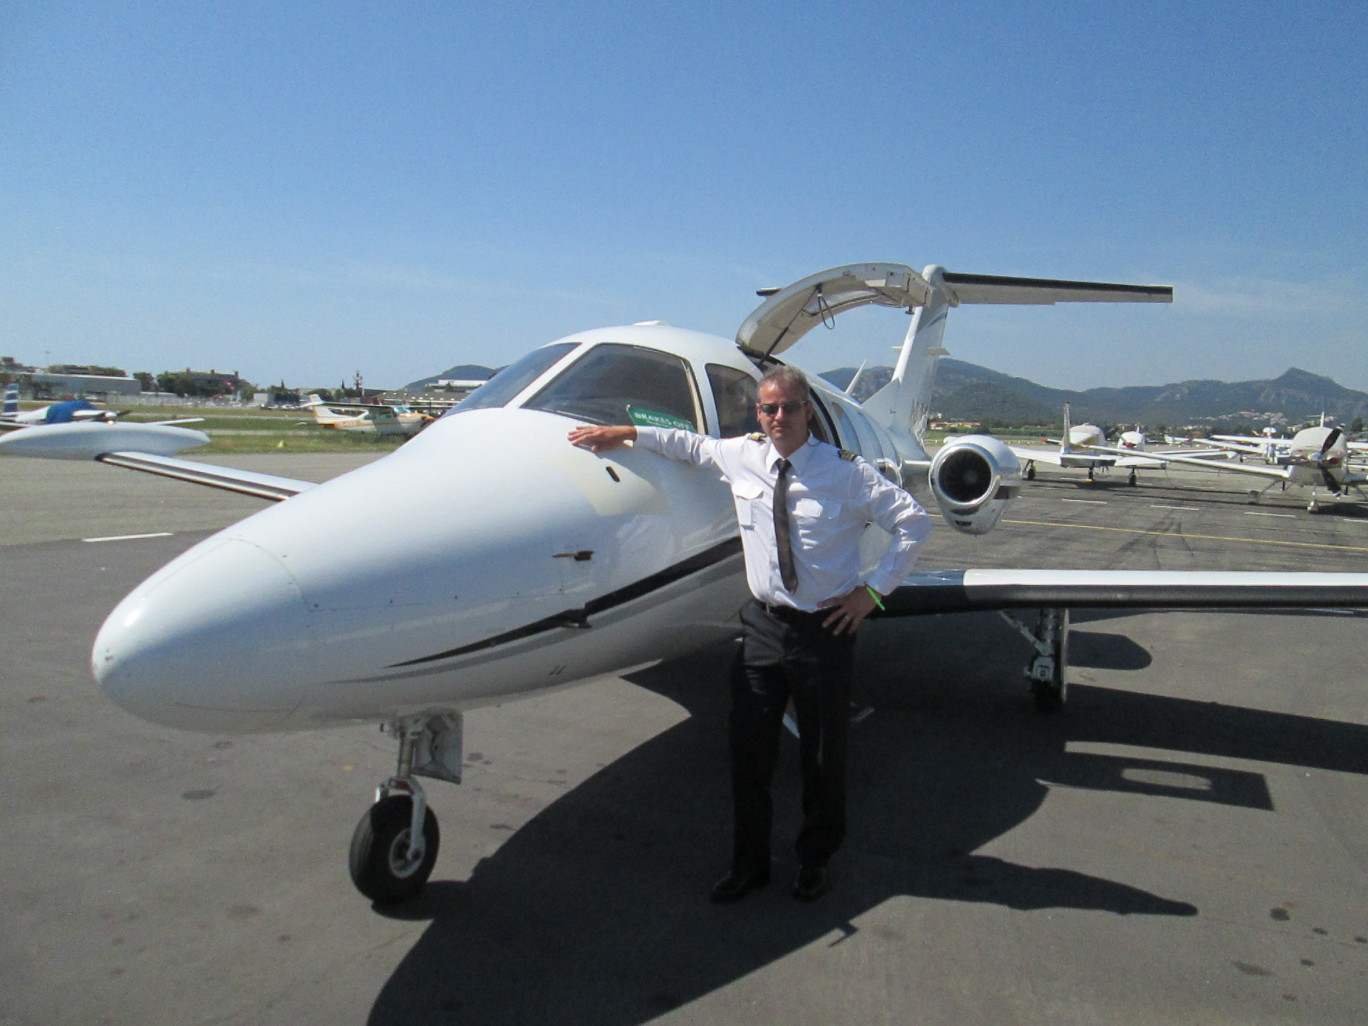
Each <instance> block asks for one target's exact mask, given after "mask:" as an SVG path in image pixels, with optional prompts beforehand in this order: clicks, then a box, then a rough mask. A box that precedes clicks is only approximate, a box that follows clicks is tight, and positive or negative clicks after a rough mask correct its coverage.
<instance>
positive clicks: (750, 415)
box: [707, 363, 760, 438]
mask: <svg viewBox="0 0 1368 1026" xmlns="http://www.w3.org/2000/svg"><path fill="white" fill-rule="evenodd" d="M707 369H708V386H709V387H710V388H711V389H712V394H713V402H714V403H715V404H716V406H717V433H718V434H719V435H720V436H721V437H723V438H734V437H736V436H737V435H748V434H750V433H751V432H753V431H759V430H760V421H758V420H757V419H756V417H755V402H756V391H755V389H756V381H755V379H754V378H753V377H751V376H750V375H749V374H747V373H746V372H745V371H740V370H737V369H736V368H735V367H727V366H724V365H722V364H719V363H710V364H708V368H707Z"/></svg>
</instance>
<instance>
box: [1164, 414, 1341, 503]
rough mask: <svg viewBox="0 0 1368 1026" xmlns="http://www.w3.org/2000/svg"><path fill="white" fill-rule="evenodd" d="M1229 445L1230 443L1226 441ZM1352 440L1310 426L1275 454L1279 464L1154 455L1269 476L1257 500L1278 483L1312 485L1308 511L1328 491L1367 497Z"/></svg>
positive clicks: (1334, 494)
mask: <svg viewBox="0 0 1368 1026" xmlns="http://www.w3.org/2000/svg"><path fill="white" fill-rule="evenodd" d="M1226 444H1227V445H1229V444H1230V443H1226ZM1349 453H1350V449H1349V441H1348V438H1347V437H1346V436H1345V434H1344V432H1343V431H1341V430H1340V429H1339V428H1332V427H1309V428H1303V429H1302V430H1300V431H1298V432H1297V433H1296V434H1295V435H1294V436H1292V438H1291V440H1290V441H1288V442H1287V444H1286V446H1285V448H1284V450H1283V451H1282V452H1280V453H1275V454H1274V460H1275V462H1276V463H1277V464H1278V465H1276V466H1259V465H1256V464H1250V463H1231V462H1213V461H1211V460H1207V459H1203V458H1201V457H1197V456H1191V455H1179V454H1175V453H1154V454H1153V458H1154V459H1157V460H1162V461H1163V462H1165V463H1186V464H1192V465H1196V466H1204V467H1208V468H1210V469H1212V470H1219V471H1223V472H1228V473H1231V474H1247V475H1251V476H1255V477H1263V478H1266V479H1268V484H1267V485H1265V486H1264V487H1263V488H1262V489H1260V490H1258V491H1253V492H1251V493H1250V495H1251V496H1252V497H1253V499H1254V501H1255V502H1257V501H1258V500H1259V499H1260V498H1261V497H1262V496H1263V494H1264V492H1267V491H1268V490H1269V489H1270V488H1272V487H1273V486H1274V485H1276V484H1278V483H1280V482H1281V483H1282V484H1283V485H1297V486H1299V487H1303V488H1310V489H1311V498H1310V500H1309V501H1308V502H1307V505H1306V508H1307V511H1308V512H1311V513H1315V512H1316V511H1317V510H1318V509H1319V508H1320V493H1321V492H1322V491H1325V492H1328V493H1329V494H1330V495H1331V496H1332V497H1333V498H1335V499H1347V498H1350V495H1349V492H1350V490H1351V489H1352V490H1354V491H1356V492H1358V493H1359V495H1360V496H1361V497H1363V498H1365V499H1368V493H1366V492H1364V490H1363V486H1364V485H1365V484H1368V474H1364V473H1361V472H1357V471H1355V470H1353V469H1351V468H1350V466H1349Z"/></svg>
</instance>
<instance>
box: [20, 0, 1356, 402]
mask: <svg viewBox="0 0 1368 1026" xmlns="http://www.w3.org/2000/svg"><path fill="white" fill-rule="evenodd" d="M1365 52H1368V5H1365V4H1362V3H1359V2H1356V0H1355V2H1348V0H1346V2H1340V3H1329V2H1315V0H1310V2H1302V3H1299V4H1296V5H1290V4H1286V3H1263V2H1248V3H1239V2H1233V0H1232V2H1226V3H1200V2H1198V3H1193V2H1192V0H1186V2H1183V3H1169V2H1166V0H1159V2H1151V3H1147V4H1144V5H1133V4H1130V5H1123V4H1113V3H1101V2H1084V0H1075V2H1048V0H1046V2H1035V3H977V4H975V3H966V4H944V3H939V4H930V3H922V2H919V0H904V2H903V3H900V4H889V3H865V2H861V0H845V2H839V3H838V2H831V3H827V2H813V3H793V4H780V3H765V2H761V3H746V2H743V0H729V2H726V3H717V2H712V0H694V2H690V3H677V4H676V3H652V2H649V0H637V2H634V3H619V2H617V0H601V2H599V3H597V4H593V5H582V4H568V3H565V4H553V3H540V2H536V0H528V2H525V3H522V4H509V3H485V2H482V0H458V2H425V0H413V2H395V0H389V2H383V3H379V2H377V3H357V2H346V0H329V2H322V0H317V2H315V0H303V2H290V0H272V2H269V3H267V2H258V0H238V2H234V3H204V2H193V0H174V2H164V3H151V2H141V0H121V2H97V0H84V2H81V0H75V2H68V0H10V2H9V3H7V4H6V5H5V14H4V16H3V17H2V18H0V354H3V355H11V356H14V357H16V358H17V359H19V360H21V361H24V362H29V363H40V364H41V363H47V362H49V361H51V362H67V363H105V364H116V365H119V366H123V367H125V368H126V369H127V370H129V371H138V370H150V371H153V372H157V371H161V370H166V369H176V368H180V367H187V366H188V367H192V368H194V369H197V370H201V369H208V368H209V367H211V366H212V367H214V368H216V369H219V370H237V371H238V372H239V373H241V374H242V375H243V376H245V377H247V378H248V379H250V380H253V381H256V382H258V383H262V384H266V383H271V382H276V381H280V380H284V381H286V382H287V383H289V384H292V385H299V386H306V387H307V386H312V385H330V384H333V383H336V382H339V381H341V380H343V379H346V380H350V379H351V376H352V375H353V374H354V373H355V372H357V371H360V372H361V373H362V375H363V376H364V378H365V381H366V383H367V384H368V385H371V386H376V387H393V386H397V385H400V384H403V383H404V382H407V381H410V380H412V379H415V378H418V377H422V376H425V375H428V374H432V373H436V372H438V371H441V370H444V369H445V368H447V367H448V366H451V365H453V364H458V363H483V364H487V365H500V364H503V363H506V362H508V361H509V360H511V359H513V358H514V357H516V356H517V355H520V354H521V353H522V352H524V351H526V350H527V349H529V348H532V347H533V346H536V345H539V344H541V343H543V342H546V341H549V340H551V339H553V338H556V337H558V336H561V335H565V334H568V333H570V332H572V331H576V330H579V329H582V328H589V327H596V326H601V325H605V324H618V323H627V322H631V321H636V320H644V319H651V318H660V319H663V320H666V321H669V322H670V323H673V324H678V325H680V326H684V327H691V328H697V329H701V330H705V331H711V332H715V333H717V334H721V335H724V336H728V337H730V336H732V335H733V334H734V332H735V330H736V328H737V326H738V325H739V324H740V323H741V321H742V319H743V318H744V317H745V315H746V314H747V313H748V312H749V311H750V310H751V309H752V308H753V307H754V306H755V304H756V303H757V302H758V299H757V298H756V296H755V294H754V290H755V289H756V288H759V287H763V286H767V285H783V284H787V283H789V282H791V281H794V280H796V279H798V278H801V277H804V276H806V275H808V274H811V273H813V272H815V271H818V270H821V269H823V268H826V267H832V266H836V265H839V264H844V263H854V262H864V261H892V262H898V263H906V264H909V265H911V266H912V267H914V268H918V269H920V268H922V267H923V266H925V265H927V264H931V263H937V264H941V265H944V266H945V267H947V268H949V269H951V270H955V271H965V272H976V273H985V274H1007V275H1027V276H1039V277H1060V278H1071V279H1084V280H1100V281H1124V282H1137V283H1145V284H1151V283H1164V284H1172V285H1173V286H1174V287H1175V302H1174V304H1173V305H1172V306H1155V305H1149V304H1143V305H1136V306H1111V305H1107V306H1102V305H1086V306H1082V305H1078V306H1057V307H968V308H964V309H961V310H959V311H956V312H955V313H954V314H953V315H952V316H951V319H950V322H949V326H948V329H947V332H946V346H947V348H948V349H949V350H950V352H951V354H952V355H954V356H955V357H958V358H960V359H964V360H968V361H970V362H973V363H979V364H983V365H985V366H988V367H992V368H994V369H996V370H999V371H1003V372H1006V373H1009V374H1018V375H1022V376H1025V377H1029V378H1032V379H1034V380H1036V381H1039V382H1041V383H1043V384H1047V385H1052V386H1056V387H1065V388H1088V387H1094V386H1104V385H1105V386H1119V385H1127V384H1159V383H1164V382H1168V381H1175V380H1183V379H1187V378H1204V377H1206V378H1221V379H1225V380H1244V379H1248V378H1260V377H1272V376H1276V375H1278V374H1280V373H1281V372H1283V371H1284V370H1286V369H1287V368H1288V367H1289V366H1299V367H1302V368H1304V369H1306V370H1310V371H1313V372H1315V373H1319V374H1325V375H1328V376H1331V377H1334V378H1335V379H1336V380H1338V381H1340V382H1341V383H1342V384H1346V385H1349V386H1351V387H1355V388H1360V389H1365V390H1368V358H1366V357H1365V355H1364V353H1363V343H1364V340H1365V328H1366V327H1368V323H1366V322H1368V315H1366V314H1365V309H1368V307H1366V305H1365V302H1364V299H1365V285H1364V281H1365V277H1366V276H1365V272H1366V271H1368V243H1366V242H1365V239H1368V224H1366V223H1365V220H1366V219H1365V208H1366V207H1368V182H1365V172H1366V169H1368V159H1365V155H1368V138H1365V136H1368V130H1366V129H1368V118H1365V114H1364V111H1365V110H1368V59H1366V58H1365ZM904 324H905V317H904V315H902V314H899V313H898V312H896V311H877V312H871V313H868V314H864V313H861V314H857V315H854V316H853V317H852V319H851V321H850V322H849V323H845V324H840V325H838V327H837V330H836V331H834V332H830V333H827V332H821V331H818V332H814V333H813V334H812V335H810V336H809V337H808V338H806V339H804V340H803V342H802V343H800V345H799V346H798V347H797V348H795V349H794V350H792V351H791V353H790V356H791V358H792V359H793V360H794V362H797V363H799V364H800V365H802V366H805V367H807V368H809V369H813V370H826V369H829V368H834V367H839V366H853V365H855V364H858V363H859V362H860V361H861V360H862V359H865V358H869V359H870V361H871V362H873V363H879V362H890V357H891V347H892V346H893V345H895V344H896V343H897V342H898V341H899V340H900V339H901V335H902V331H903V329H904Z"/></svg>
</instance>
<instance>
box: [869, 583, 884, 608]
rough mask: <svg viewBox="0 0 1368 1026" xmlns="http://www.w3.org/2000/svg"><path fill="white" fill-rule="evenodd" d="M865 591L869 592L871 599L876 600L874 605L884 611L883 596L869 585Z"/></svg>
mask: <svg viewBox="0 0 1368 1026" xmlns="http://www.w3.org/2000/svg"><path fill="white" fill-rule="evenodd" d="M865 591H867V592H869V597H870V598H872V599H873V600H874V604H875V605H876V606H878V607H879V608H880V609H883V607H884V604H883V596H882V595H880V594H879V593H878V592H877V591H875V590H874V589H873V588H871V587H870V586H869V585H867V584H866V585H865Z"/></svg>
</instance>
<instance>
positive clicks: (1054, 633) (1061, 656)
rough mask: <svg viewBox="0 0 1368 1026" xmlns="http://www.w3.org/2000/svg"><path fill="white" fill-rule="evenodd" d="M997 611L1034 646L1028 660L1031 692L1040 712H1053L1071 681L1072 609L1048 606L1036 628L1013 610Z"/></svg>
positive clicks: (1060, 702)
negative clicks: (1070, 628) (1070, 612)
mask: <svg viewBox="0 0 1368 1026" xmlns="http://www.w3.org/2000/svg"><path fill="white" fill-rule="evenodd" d="M998 615H999V616H1001V617H1002V618H1003V619H1004V620H1006V621H1007V622H1008V623H1009V624H1011V625H1012V626H1013V627H1015V628H1016V630H1017V631H1018V633H1020V634H1021V636H1022V637H1024V638H1025V639H1026V640H1027V641H1029V642H1030V643H1031V648H1033V649H1034V650H1035V652H1034V654H1033V655H1032V656H1031V658H1030V661H1028V662H1027V663H1026V667H1025V671H1024V672H1025V674H1026V679H1027V680H1029V681H1030V682H1031V696H1032V697H1033V698H1034V699H1035V707H1036V708H1037V709H1038V710H1040V711H1041V712H1054V711H1056V710H1057V709H1060V708H1062V707H1063V705H1064V700H1065V698H1067V697H1068V689H1069V684H1068V681H1067V680H1066V679H1065V678H1066V676H1067V675H1068V672H1069V611H1068V610H1067V609H1059V608H1053V607H1051V608H1046V609H1042V610H1041V611H1040V619H1039V620H1038V621H1037V622H1036V625H1035V627H1034V629H1032V628H1030V627H1027V626H1026V625H1025V624H1024V623H1022V622H1021V621H1020V620H1018V619H1017V618H1016V617H1015V616H1013V615H1012V614H1011V613H1008V612H1006V611H1004V610H999V611H998Z"/></svg>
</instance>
